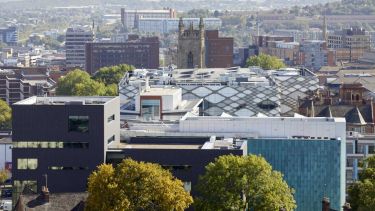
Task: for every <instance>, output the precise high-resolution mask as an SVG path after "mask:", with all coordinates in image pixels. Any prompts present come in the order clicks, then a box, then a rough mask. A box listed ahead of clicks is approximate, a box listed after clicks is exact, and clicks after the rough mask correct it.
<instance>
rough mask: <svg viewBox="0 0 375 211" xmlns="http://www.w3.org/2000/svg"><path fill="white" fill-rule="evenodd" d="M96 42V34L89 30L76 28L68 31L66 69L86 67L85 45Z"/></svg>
mask: <svg viewBox="0 0 375 211" xmlns="http://www.w3.org/2000/svg"><path fill="white" fill-rule="evenodd" d="M93 40H94V33H93V32H92V30H91V29H89V28H83V27H74V28H68V29H67V30H66V40H65V49H66V67H68V68H75V67H77V68H84V67H85V43H87V42H92V41H93Z"/></svg>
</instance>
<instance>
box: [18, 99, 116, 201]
mask: <svg viewBox="0 0 375 211" xmlns="http://www.w3.org/2000/svg"><path fill="white" fill-rule="evenodd" d="M119 107H120V103H119V98H112V97H31V98H28V99H25V100H23V101H20V102H17V103H15V104H13V107H12V108H13V127H12V128H13V135H12V139H13V152H12V153H13V158H12V162H13V164H14V167H13V171H12V176H13V185H14V192H13V195H14V199H15V200H16V199H17V197H18V195H19V193H20V192H22V191H23V188H24V187H25V186H26V185H27V186H28V187H29V188H31V189H32V190H33V191H35V192H40V190H41V186H42V185H46V184H45V183H47V180H48V188H49V189H51V190H53V192H55V193H61V192H84V191H86V185H87V178H88V176H89V174H90V173H91V172H92V171H93V170H95V169H96V167H97V165H99V164H102V163H104V162H105V160H106V151H107V148H108V146H109V145H111V144H115V143H118V142H119V140H120V122H119V121H120V116H119V115H120V112H119Z"/></svg>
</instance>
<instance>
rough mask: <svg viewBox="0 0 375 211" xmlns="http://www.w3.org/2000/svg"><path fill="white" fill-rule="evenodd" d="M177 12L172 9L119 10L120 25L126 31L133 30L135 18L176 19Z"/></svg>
mask: <svg viewBox="0 0 375 211" xmlns="http://www.w3.org/2000/svg"><path fill="white" fill-rule="evenodd" d="M176 17H177V12H176V10H174V9H172V8H165V9H162V10H127V9H125V8H121V23H122V24H123V26H124V27H125V28H127V29H132V28H134V25H135V22H136V19H137V18H176Z"/></svg>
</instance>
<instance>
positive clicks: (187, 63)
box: [177, 18, 206, 69]
mask: <svg viewBox="0 0 375 211" xmlns="http://www.w3.org/2000/svg"><path fill="white" fill-rule="evenodd" d="M195 24H197V22H196V23H195ZM205 57H206V55H205V29H204V24H203V18H200V20H199V29H194V22H190V25H189V28H188V29H187V30H185V25H184V22H183V19H182V18H180V20H179V23H178V49H177V67H178V68H182V69H183V68H204V67H205V66H206V63H205Z"/></svg>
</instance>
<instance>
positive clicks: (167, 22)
mask: <svg viewBox="0 0 375 211" xmlns="http://www.w3.org/2000/svg"><path fill="white" fill-rule="evenodd" d="M203 22H204V26H205V28H206V29H212V30H218V29H220V27H221V24H222V21H221V19H220V18H203ZM178 23H179V19H178V18H143V17H140V18H138V19H136V22H135V28H136V29H138V31H139V32H143V33H159V34H167V33H173V32H177V31H178ZM183 23H184V25H185V26H189V25H190V24H191V23H192V24H193V26H194V28H198V26H199V18H184V19H183Z"/></svg>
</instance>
